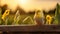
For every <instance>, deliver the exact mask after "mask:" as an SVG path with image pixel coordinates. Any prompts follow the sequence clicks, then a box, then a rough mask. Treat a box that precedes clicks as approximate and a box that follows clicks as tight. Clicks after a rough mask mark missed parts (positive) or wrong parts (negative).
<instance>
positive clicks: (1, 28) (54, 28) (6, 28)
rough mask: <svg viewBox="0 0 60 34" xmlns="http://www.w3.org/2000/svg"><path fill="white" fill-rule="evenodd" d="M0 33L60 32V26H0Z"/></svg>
mask: <svg viewBox="0 0 60 34" xmlns="http://www.w3.org/2000/svg"><path fill="white" fill-rule="evenodd" d="M0 31H10V32H14V31H21V32H37V31H42V32H48V31H51V32H52V31H55V32H60V25H50V26H49V25H36V26H0Z"/></svg>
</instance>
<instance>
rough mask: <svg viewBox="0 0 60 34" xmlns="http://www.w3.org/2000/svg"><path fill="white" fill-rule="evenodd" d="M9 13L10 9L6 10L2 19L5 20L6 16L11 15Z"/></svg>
mask: <svg viewBox="0 0 60 34" xmlns="http://www.w3.org/2000/svg"><path fill="white" fill-rule="evenodd" d="M9 13H10V10H6V11H5V12H4V14H3V15H2V19H3V20H5V18H6V17H7V16H8V15H9Z"/></svg>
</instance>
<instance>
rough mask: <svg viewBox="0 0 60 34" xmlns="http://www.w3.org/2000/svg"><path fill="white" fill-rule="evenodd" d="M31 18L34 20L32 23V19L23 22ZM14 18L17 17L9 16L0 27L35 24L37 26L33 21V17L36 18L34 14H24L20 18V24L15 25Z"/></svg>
mask: <svg viewBox="0 0 60 34" xmlns="http://www.w3.org/2000/svg"><path fill="white" fill-rule="evenodd" d="M28 16H30V17H31V18H32V21H33V22H32V21H31V19H30V18H29V19H27V21H25V22H23V20H24V19H25V18H26V17H28ZM14 17H15V15H9V16H8V17H7V18H6V20H5V21H2V22H1V23H0V25H33V24H36V23H34V20H33V17H34V14H24V15H20V18H19V22H18V23H14Z"/></svg>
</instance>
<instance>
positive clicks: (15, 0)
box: [0, 0, 60, 12]
mask: <svg viewBox="0 0 60 34" xmlns="http://www.w3.org/2000/svg"><path fill="white" fill-rule="evenodd" d="M0 1H1V2H0V3H1V4H0V5H1V6H3V5H4V4H7V5H8V8H9V9H12V10H15V9H16V7H17V5H19V6H20V7H21V8H22V9H24V10H25V11H26V12H28V11H29V10H35V9H37V10H46V11H48V10H50V9H53V8H55V6H56V4H57V2H58V3H60V0H0Z"/></svg>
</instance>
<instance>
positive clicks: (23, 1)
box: [18, 0, 28, 4]
mask: <svg viewBox="0 0 60 34" xmlns="http://www.w3.org/2000/svg"><path fill="white" fill-rule="evenodd" d="M27 2H28V0H18V3H19V4H25V3H27Z"/></svg>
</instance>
